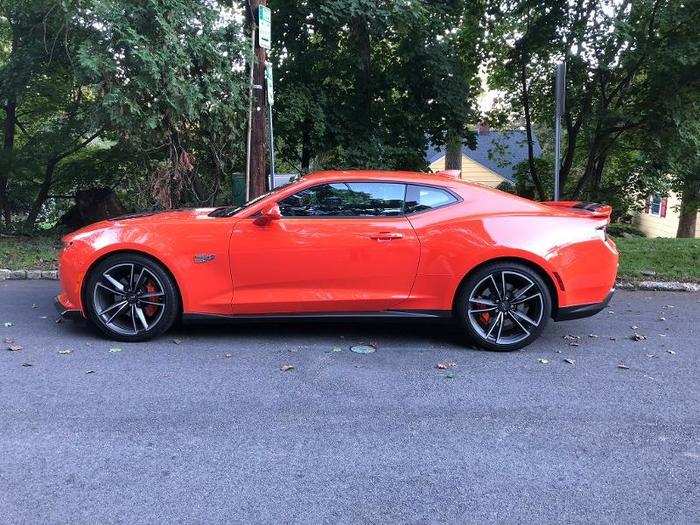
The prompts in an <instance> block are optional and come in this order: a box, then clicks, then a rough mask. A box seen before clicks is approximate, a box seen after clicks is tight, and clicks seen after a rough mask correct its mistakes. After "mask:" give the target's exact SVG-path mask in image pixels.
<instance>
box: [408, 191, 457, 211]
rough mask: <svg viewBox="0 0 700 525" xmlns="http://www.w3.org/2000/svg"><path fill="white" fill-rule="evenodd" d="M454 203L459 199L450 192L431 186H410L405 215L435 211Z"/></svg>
mask: <svg viewBox="0 0 700 525" xmlns="http://www.w3.org/2000/svg"><path fill="white" fill-rule="evenodd" d="M454 202H457V198H456V197H455V196H454V195H452V194H451V193H450V192H449V191H445V190H442V189H440V188H432V187H429V186H415V185H409V186H408V189H407V190H406V206H405V213H407V214H408V213H418V212H421V211H426V210H434V209H436V208H442V207H443V206H447V205H448V204H452V203H454Z"/></svg>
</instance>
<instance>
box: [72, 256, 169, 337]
mask: <svg viewBox="0 0 700 525" xmlns="http://www.w3.org/2000/svg"><path fill="white" fill-rule="evenodd" d="M83 301H84V304H85V311H86V314H87V316H88V318H89V319H90V321H92V323H93V324H94V325H95V326H97V328H99V329H100V331H102V333H104V334H105V335H106V336H107V337H109V338H110V339H115V340H118V341H127V342H137V341H146V340H148V339H152V338H153V337H156V336H158V335H161V334H162V333H163V332H165V331H166V330H168V329H169V328H170V327H171V326H172V325H173V323H174V322H175V320H176V319H177V316H178V313H179V309H180V302H179V294H178V290H177V287H176V285H175V283H174V281H173V279H172V277H170V275H169V274H168V273H167V272H166V271H165V270H164V269H163V267H162V266H161V265H160V264H158V263H157V262H155V261H153V260H152V259H149V258H148V257H144V256H142V255H138V254H131V253H120V254H115V255H112V256H110V257H107V258H106V259H104V260H103V261H101V262H100V263H99V264H98V265H97V266H95V268H93V270H92V271H91V272H90V274H89V276H88V279H87V282H86V285H85V288H84V294H83Z"/></svg>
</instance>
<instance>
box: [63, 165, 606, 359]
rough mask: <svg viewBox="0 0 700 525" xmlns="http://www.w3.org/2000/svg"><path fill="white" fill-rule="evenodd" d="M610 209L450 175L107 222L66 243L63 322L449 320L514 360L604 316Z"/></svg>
mask: <svg viewBox="0 0 700 525" xmlns="http://www.w3.org/2000/svg"><path fill="white" fill-rule="evenodd" d="M610 212H611V210H610V207H609V206H600V205H597V204H585V203H575V202H557V203H554V202H552V203H537V202H533V201H529V200H526V199H522V198H519V197H515V196H513V195H510V194H507V193H503V192H500V191H498V190H494V189H491V188H486V187H483V186H479V185H473V184H468V183H465V182H463V181H461V180H458V179H456V178H455V177H453V176H450V174H447V173H444V174H438V175H427V174H422V173H409V172H381V171H329V172H321V173H315V174H311V175H308V176H306V177H303V178H301V179H299V180H297V181H295V182H293V183H291V184H289V185H287V186H283V187H281V188H278V189H276V190H274V191H273V192H271V193H269V194H268V195H265V196H263V197H260V198H258V199H255V200H253V201H251V202H250V203H248V204H247V205H245V206H243V207H239V208H235V207H224V208H219V209H195V210H174V211H169V212H163V213H144V214H138V215H131V216H126V217H121V218H118V219H114V220H108V221H103V222H100V223H97V224H94V225H92V226H89V227H87V228H84V229H82V230H79V231H78V232H75V233H73V234H70V235H68V236H66V237H65V238H64V239H63V244H64V247H63V250H62V252H61V255H60V278H61V285H62V291H61V293H60V295H59V296H58V297H57V302H58V305H59V307H60V309H61V310H62V312H64V313H72V314H76V315H80V316H83V317H86V318H87V319H89V320H90V321H91V322H92V323H94V324H95V325H96V326H97V327H98V328H99V329H100V330H102V332H104V334H106V335H107V336H108V337H110V338H112V339H117V340H122V341H142V340H146V339H149V338H152V337H155V336H158V335H160V334H162V333H163V332H165V331H166V330H168V329H169V328H170V327H171V325H172V324H173V323H174V322H175V321H176V320H177V319H178V318H181V317H182V318H185V319H195V320H196V319H205V318H206V319H208V318H216V319H241V318H243V319H247V318H251V317H255V318H258V317H267V318H272V319H275V318H280V317H285V318H286V317H305V318H308V317H310V316H311V317H312V316H320V317H370V316H371V317H378V318H382V317H383V318H406V319H416V318H422V319H451V320H454V321H455V322H456V323H458V324H459V326H460V327H461V329H462V330H463V331H464V333H465V335H467V336H469V338H470V339H471V340H472V341H474V342H475V343H476V344H478V345H480V346H482V347H484V348H488V349H492V350H514V349H518V348H522V347H524V346H526V345H528V344H530V343H531V342H532V341H534V340H535V339H536V338H537V337H538V336H539V335H540V334H541V332H542V330H544V328H545V326H546V324H547V322H548V320H549V319H550V318H553V319H554V320H556V321H559V320H566V319H574V318H578V317H584V316H588V315H593V314H595V313H597V312H599V311H600V310H602V309H603V308H604V307H605V305H606V304H607V303H608V301H609V300H610V297H611V295H612V293H613V287H614V283H615V276H616V271H617V262H618V254H617V250H616V248H615V244H614V243H613V241H612V240H611V239H609V238H608V236H607V234H606V226H607V224H608V222H609V218H610Z"/></svg>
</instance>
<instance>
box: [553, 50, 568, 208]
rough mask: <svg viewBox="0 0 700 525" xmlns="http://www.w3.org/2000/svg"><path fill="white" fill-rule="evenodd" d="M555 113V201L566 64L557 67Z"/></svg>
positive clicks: (559, 164) (555, 198)
mask: <svg viewBox="0 0 700 525" xmlns="http://www.w3.org/2000/svg"><path fill="white" fill-rule="evenodd" d="M555 96H556V103H555V106H556V107H555V111H554V200H555V201H558V200H559V194H560V188H559V169H560V167H561V117H562V114H563V113H564V111H565V108H564V105H565V100H566V63H565V62H562V63H560V64H558V65H557V80H556V85H555Z"/></svg>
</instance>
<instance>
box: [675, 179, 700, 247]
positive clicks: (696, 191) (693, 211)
mask: <svg viewBox="0 0 700 525" xmlns="http://www.w3.org/2000/svg"><path fill="white" fill-rule="evenodd" d="M686 177H688V178H687V179H686V181H685V185H684V187H683V193H682V195H681V216H680V219H679V221H678V232H677V234H676V236H677V237H682V238H686V239H687V238H694V237H695V231H696V227H697V219H698V201H699V200H700V182H698V180H693V178H692V177H693V176H692V175H686Z"/></svg>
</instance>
